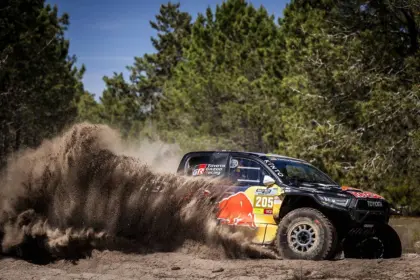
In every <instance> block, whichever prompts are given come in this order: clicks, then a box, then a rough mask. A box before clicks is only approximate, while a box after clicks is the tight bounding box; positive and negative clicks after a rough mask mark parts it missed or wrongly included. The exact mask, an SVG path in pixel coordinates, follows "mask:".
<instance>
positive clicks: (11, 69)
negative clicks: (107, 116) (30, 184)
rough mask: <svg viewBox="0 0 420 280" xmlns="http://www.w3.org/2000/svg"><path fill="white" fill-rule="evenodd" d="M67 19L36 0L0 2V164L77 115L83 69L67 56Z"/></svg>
mask: <svg viewBox="0 0 420 280" xmlns="http://www.w3.org/2000/svg"><path fill="white" fill-rule="evenodd" d="M68 22H69V16H68V15H67V14H63V15H62V16H61V17H59V16H58V9H57V8H56V7H54V8H53V7H51V6H49V5H44V1H41V0H37V1H27V0H5V1H2V2H1V4H0V108H1V110H0V165H1V164H3V163H4V161H5V159H6V157H7V156H8V155H10V154H11V153H13V152H14V151H16V150H18V149H20V148H21V147H25V146H31V147H32V146H36V145H38V144H39V143H40V141H41V140H42V139H43V138H45V137H49V136H52V135H54V134H55V133H57V132H58V131H60V130H61V129H62V128H63V127H65V126H66V125H68V124H69V123H70V122H72V121H73V120H74V119H75V118H76V117H77V106H76V102H77V99H78V98H79V97H80V96H81V94H82V93H83V85H82V83H81V77H82V75H83V73H84V71H85V69H84V67H82V69H80V70H79V69H77V68H76V67H74V63H75V58H74V57H68V47H69V42H68V41H67V40H66V39H65V38H64V31H65V29H66V26H67V25H68Z"/></svg>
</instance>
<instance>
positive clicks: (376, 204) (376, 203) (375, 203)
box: [367, 200, 383, 207]
mask: <svg viewBox="0 0 420 280" xmlns="http://www.w3.org/2000/svg"><path fill="white" fill-rule="evenodd" d="M367 204H368V206H369V207H382V206H383V204H382V201H379V200H376V201H372V200H368V202H367Z"/></svg>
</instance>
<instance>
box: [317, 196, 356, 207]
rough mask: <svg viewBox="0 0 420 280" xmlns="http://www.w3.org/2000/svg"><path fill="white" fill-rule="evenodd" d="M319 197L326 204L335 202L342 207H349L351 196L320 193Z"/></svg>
mask: <svg viewBox="0 0 420 280" xmlns="http://www.w3.org/2000/svg"><path fill="white" fill-rule="evenodd" d="M318 197H319V199H320V200H321V201H322V203H324V204H334V205H338V206H342V207H347V205H348V204H349V202H350V199H349V198H342V197H331V196H322V195H318Z"/></svg>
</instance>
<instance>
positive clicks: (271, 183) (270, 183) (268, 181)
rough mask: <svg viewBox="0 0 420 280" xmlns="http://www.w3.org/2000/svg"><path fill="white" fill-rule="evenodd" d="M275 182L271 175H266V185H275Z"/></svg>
mask: <svg viewBox="0 0 420 280" xmlns="http://www.w3.org/2000/svg"><path fill="white" fill-rule="evenodd" d="M275 182H276V181H274V179H273V178H271V177H270V176H268V175H265V176H264V180H263V184H264V186H271V185H273V184H274V183H275Z"/></svg>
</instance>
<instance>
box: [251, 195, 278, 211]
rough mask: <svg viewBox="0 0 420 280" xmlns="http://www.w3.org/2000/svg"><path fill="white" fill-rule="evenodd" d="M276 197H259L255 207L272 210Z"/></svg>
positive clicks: (256, 199)
mask: <svg viewBox="0 0 420 280" xmlns="http://www.w3.org/2000/svg"><path fill="white" fill-rule="evenodd" d="M273 203H274V197H272V196H257V197H256V198H255V207H261V208H272V207H273Z"/></svg>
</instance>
